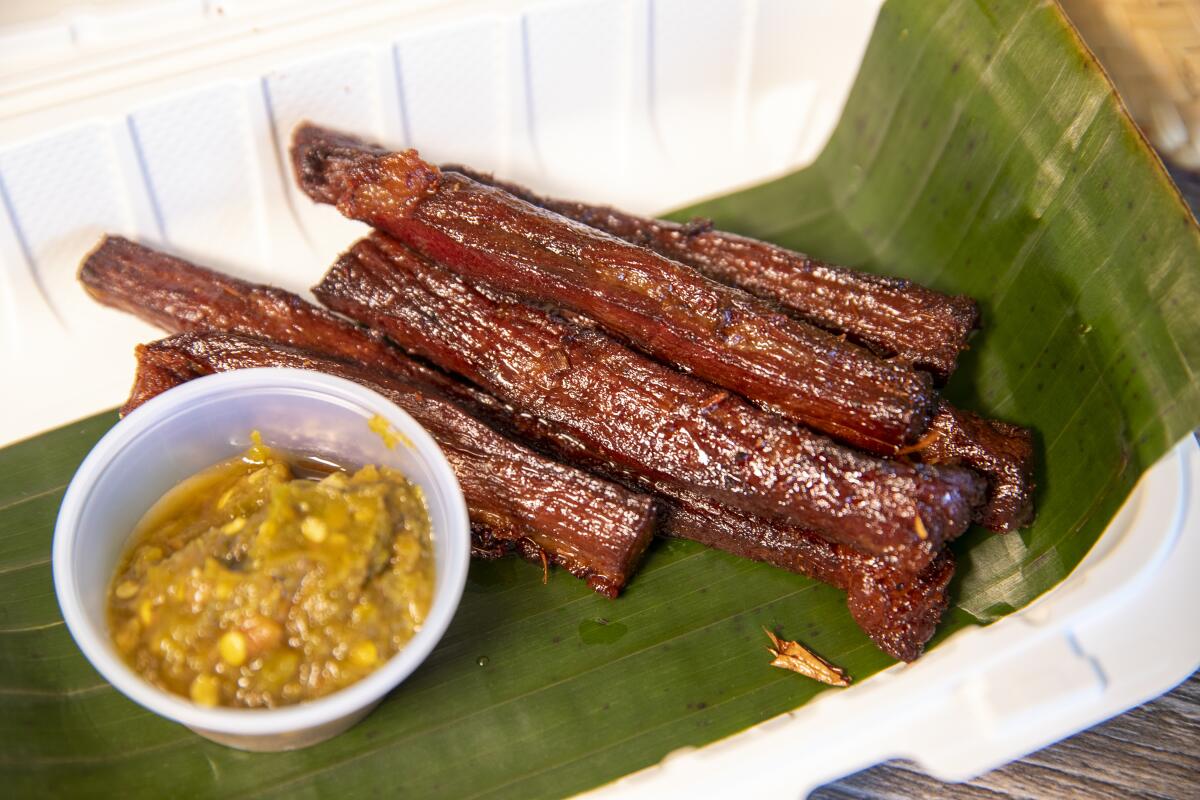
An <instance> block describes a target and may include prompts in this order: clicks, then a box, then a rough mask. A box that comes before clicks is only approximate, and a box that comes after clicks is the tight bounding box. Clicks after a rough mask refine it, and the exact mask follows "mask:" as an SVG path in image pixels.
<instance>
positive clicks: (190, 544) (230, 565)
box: [108, 433, 435, 708]
mask: <svg viewBox="0 0 1200 800" xmlns="http://www.w3.org/2000/svg"><path fill="white" fill-rule="evenodd" d="M254 442H255V443H254V445H253V446H252V447H250V449H249V450H247V451H246V452H245V453H244V454H243V455H242V456H241V457H239V458H234V459H230V460H229V461H225V462H222V463H220V464H216V465H214V466H212V467H209V468H208V469H206V470H204V471H203V472H201V473H199V474H198V475H195V476H193V477H191V478H189V479H187V480H185V481H184V482H183V483H181V484H179V485H178V486H176V487H175V488H174V489H172V490H171V491H169V492H168V493H167V494H166V495H164V496H163V498H162V499H161V500H159V501H158V503H156V504H155V505H154V507H153V508H151V509H150V510H149V511H148V512H147V513H146V515H145V516H144V517H143V518H142V520H141V522H139V523H138V525H137V527H136V528H135V529H134V532H133V536H132V538H131V542H132V544H131V546H130V548H129V550H128V552H127V553H126V554H125V556H124V558H123V559H122V561H121V564H120V566H119V567H118V569H117V572H116V575H115V576H114V578H113V583H112V585H111V587H110V589H109V595H108V604H109V607H108V613H109V629H110V631H111V633H112V637H113V641H114V642H115V644H116V646H117V649H118V651H119V652H120V653H121V656H122V657H123V658H124V659H125V661H126V662H127V663H128V664H129V665H130V666H132V667H133V669H134V670H136V671H137V672H138V673H139V674H141V675H142V676H143V677H144V678H146V680H148V681H150V682H151V683H153V684H155V685H157V686H159V687H161V688H163V689H166V690H168V691H171V692H174V693H176V694H179V695H183V696H184V697H189V698H191V699H192V700H193V701H195V702H196V703H198V704H200V705H205V706H217V705H221V706H236V707H243V708H271V707H275V706H280V705H287V704H291V703H298V702H302V701H304V700H312V699H314V698H318V697H321V696H323V695H327V694H329V693H330V692H333V691H336V690H338V689H341V688H343V687H345V686H347V685H349V684H351V683H354V682H355V681H357V680H359V679H360V678H362V677H364V676H366V675H367V674H369V673H370V672H371V671H373V670H374V669H375V668H377V667H378V666H380V665H382V664H383V663H384V662H385V661H387V660H388V659H389V658H390V657H391V656H393V655H394V654H395V653H396V652H397V651H398V650H400V649H401V648H402V647H403V646H404V645H405V644H406V643H407V642H408V641H409V640H410V639H411V638H412V637H413V636H414V635H415V634H416V632H417V631H418V630H419V629H420V627H421V623H422V622H424V620H425V617H426V615H427V614H428V612H429V607H430V605H431V603H432V601H433V589H434V575H435V572H434V563H433V543H432V540H431V533H430V523H429V513H428V511H427V509H426V506H425V499H424V496H423V495H422V493H421V490H420V488H419V487H417V486H415V485H413V484H412V483H410V482H409V481H408V480H406V479H405V477H404V476H403V475H401V474H400V473H399V472H397V471H395V470H392V469H389V468H387V467H374V466H367V467H363V468H362V469H360V470H358V471H357V472H354V473H353V474H349V473H347V472H343V471H332V472H329V471H327V469H328V468H326V470H324V471H322V470H314V469H313V466H314V465H315V464H316V463H317V462H315V461H309V460H301V459H294V458H290V457H289V456H287V455H286V454H284V453H281V452H279V451H277V450H273V449H271V448H269V447H267V446H265V445H263V444H262V442H261V440H260V439H259V438H258V435H257V433H256V434H255V435H254ZM302 473H307V474H308V477H300V474H302Z"/></svg>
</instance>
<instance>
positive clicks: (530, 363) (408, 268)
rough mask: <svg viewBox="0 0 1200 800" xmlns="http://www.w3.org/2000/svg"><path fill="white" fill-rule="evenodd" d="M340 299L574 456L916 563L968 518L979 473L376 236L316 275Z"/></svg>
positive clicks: (327, 298) (907, 564)
mask: <svg viewBox="0 0 1200 800" xmlns="http://www.w3.org/2000/svg"><path fill="white" fill-rule="evenodd" d="M314 293H315V294H316V295H317V298H318V299H319V300H320V301H321V302H322V303H324V304H326V305H327V306H329V307H331V308H333V309H334V310H336V311H339V312H341V313H344V314H346V315H348V316H350V317H352V318H355V319H358V320H359V321H361V322H365V323H367V324H369V325H371V326H373V327H376V328H378V329H379V330H381V331H383V332H384V333H386V334H387V335H389V336H390V337H392V338H393V339H394V340H395V341H397V342H398V343H400V344H401V345H402V346H404V347H406V348H409V349H410V350H412V351H413V352H416V353H417V354H419V355H421V356H423V357H425V358H427V359H429V360H430V361H432V362H433V363H434V364H437V365H438V366H440V367H442V368H443V369H446V370H448V371H450V372H454V373H456V374H458V375H460V376H462V377H464V378H466V379H467V380H469V381H471V382H473V383H475V384H476V385H478V386H480V387H482V388H483V389H484V390H485V391H488V392H490V393H491V394H493V395H494V396H496V397H497V398H498V399H499V400H500V401H502V402H505V403H508V404H510V405H511V406H512V407H513V408H515V409H517V410H518V411H523V412H527V413H530V414H532V415H534V416H536V417H538V418H540V419H544V420H548V421H550V422H552V423H553V424H555V425H557V426H559V427H561V428H562V429H564V430H566V431H569V432H570V434H571V436H572V437H574V439H576V440H577V441H578V442H579V449H580V455H587V454H595V457H596V458H597V459H598V460H600V461H601V463H604V464H610V465H611V466H612V467H613V468H615V469H617V470H620V471H622V472H623V473H628V474H630V475H633V476H636V477H637V478H640V479H644V480H653V481H667V482H670V483H673V484H674V485H678V486H682V487H687V488H691V489H694V490H695V491H697V492H699V493H701V494H704V495H706V496H709V497H712V498H713V499H716V500H719V501H720V502H722V503H725V504H728V505H731V506H734V507H736V508H741V509H743V510H745V511H747V512H749V513H754V514H762V515H766V516H771V517H776V518H783V519H786V520H787V521H789V522H792V523H794V524H797V525H802V526H804V527H806V528H809V529H812V530H815V531H817V532H819V533H821V534H823V535H825V536H827V537H828V538H830V539H831V540H834V541H839V542H842V543H845V544H849V545H851V546H853V547H857V548H858V549H860V550H863V551H864V552H868V553H872V554H875V555H879V556H883V557H886V558H888V559H890V560H892V561H893V562H894V563H896V564H897V565H899V566H902V567H903V568H906V569H909V570H912V571H918V570H919V569H921V568H922V567H924V566H925V565H926V564H928V563H929V561H930V560H931V559H932V558H933V556H934V555H935V554H936V551H937V550H939V549H940V548H941V546H942V544H943V543H945V542H947V541H949V540H950V539H953V538H954V537H955V536H957V535H958V534H959V533H961V532H962V531H963V530H964V529H965V528H966V526H967V523H968V521H969V519H970V515H971V509H972V507H973V505H974V504H975V503H976V502H978V501H979V500H981V499H982V494H983V481H982V480H981V479H979V478H978V476H976V475H974V474H973V473H971V472H969V471H967V470H962V469H955V468H939V467H929V466H926V465H913V464H909V463H904V462H898V461H885V460H882V459H879V458H876V457H874V456H869V455H866V454H863V453H858V452H855V451H853V450H851V449H849V448H847V447H844V446H842V445H839V444H836V443H835V442H832V441H830V440H829V439H828V438H826V437H824V436H821V435H819V434H816V433H813V432H811V431H808V430H807V429H805V428H803V427H801V426H798V425H795V424H792V423H790V422H788V421H787V420H784V419H783V418H781V417H778V416H776V415H774V414H771V413H769V412H765V411H762V410H761V409H758V408H756V407H754V406H752V405H750V404H749V403H747V402H745V401H744V400H742V399H741V398H739V397H737V396H736V395H733V394H731V393H729V392H728V391H726V390H723V389H719V388H717V387H714V386H712V385H711V384H707V383H705V382H704V381H701V380H699V379H697V378H693V377H690V376H687V375H684V374H682V373H680V372H678V371H676V370H674V369H671V368H670V367H667V366H664V365H662V364H660V363H658V362H657V361H654V360H653V359H650V358H647V357H645V356H642V355H640V354H639V353H636V352H634V351H633V350H630V349H629V348H627V347H625V346H624V345H622V344H620V343H619V342H617V341H615V340H613V339H611V338H609V337H608V336H607V335H605V334H604V333H602V332H601V331H598V330H591V329H584V328H580V327H578V326H576V325H573V324H571V323H568V322H565V321H563V320H561V319H558V318H555V317H554V316H552V315H551V314H549V313H548V312H545V311H543V310H541V309H536V308H533V307H531V306H527V305H525V304H522V303H520V302H517V301H513V300H509V299H507V298H504V297H502V296H499V295H495V294H493V293H491V292H490V291H489V290H487V289H484V288H482V287H472V286H470V285H468V284H467V283H466V282H465V281H464V280H463V279H462V278H460V277H458V276H457V275H455V274H453V273H452V272H449V271H448V270H445V269H442V268H441V267H440V266H438V265H435V264H433V263H432V262H430V261H428V260H427V259H425V258H424V257H422V256H420V255H418V254H417V253H415V252H413V251H412V250H409V249H408V248H406V247H404V246H403V245H401V244H399V243H398V242H395V241H394V240H391V239H388V238H387V237H385V236H383V235H382V234H374V235H373V236H371V237H370V238H368V239H364V240H362V241H360V242H358V243H356V244H355V245H354V246H353V247H352V248H351V249H350V250H349V251H348V252H347V253H346V254H344V255H343V256H342V257H341V258H340V259H339V260H338V262H337V263H336V264H335V265H334V267H333V268H332V269H331V270H330V271H329V273H328V274H327V275H326V276H325V279H324V280H323V281H322V283H321V284H320V285H318V286H317V287H316V288H315V289H314Z"/></svg>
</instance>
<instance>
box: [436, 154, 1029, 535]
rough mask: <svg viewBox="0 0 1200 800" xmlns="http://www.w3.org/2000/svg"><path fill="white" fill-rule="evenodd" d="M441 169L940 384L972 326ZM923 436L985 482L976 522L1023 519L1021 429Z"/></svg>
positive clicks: (841, 276) (884, 289)
mask: <svg viewBox="0 0 1200 800" xmlns="http://www.w3.org/2000/svg"><path fill="white" fill-rule="evenodd" d="M446 170H448V171H453V172H458V173H461V174H463V175H466V176H467V177H468V178H471V179H472V180H475V181H477V182H480V183H486V184H489V185H492V186H496V187H498V188H500V189H503V190H504V191H506V192H508V193H510V194H513V195H515V196H517V197H519V198H521V199H522V200H524V201H526V202H528V203H531V204H533V205H536V206H540V207H542V208H545V209H547V210H549V211H553V212H554V213H556V214H561V215H563V216H564V217H569V218H571V219H573V220H576V221H578V222H581V223H583V224H585V225H588V226H590V227H592V228H596V229H598V230H602V231H605V232H606V233H610V234H612V235H613V236H616V237H618V238H620V239H624V240H625V241H627V242H631V243H632V244H635V245H640V246H642V247H648V248H650V249H651V250H654V251H656V252H658V253H660V254H662V255H664V256H666V257H668V258H673V259H675V260H676V261H680V262H682V263H684V264H688V265H690V266H692V267H695V268H696V269H697V270H699V271H700V272H701V273H703V274H705V275H707V276H708V277H710V278H712V279H713V280H716V281H720V282H721V283H724V284H728V285H730V286H736V287H738V288H740V289H744V290H746V291H747V292H750V293H751V294H754V295H758V296H759V297H763V298H766V299H768V300H773V301H775V302H778V303H779V304H780V305H782V306H783V307H785V308H786V309H787V310H788V311H789V312H791V313H793V314H794V315H796V316H798V317H799V318H801V319H803V320H806V321H807V322H811V323H812V324H814V325H818V326H820V327H823V328H825V329H827V330H831V331H834V332H837V333H845V334H847V335H848V336H849V337H850V338H851V340H853V341H857V342H860V343H862V344H865V345H867V346H869V347H871V348H872V349H873V350H875V351H876V352H878V353H880V354H881V355H886V356H893V355H894V356H898V357H899V358H900V359H902V360H903V361H906V362H909V363H911V364H913V366H915V367H917V368H919V369H924V370H927V371H929V372H932V373H933V374H934V375H935V376H936V377H937V378H938V379H939V380H940V381H943V382H944V381H945V380H946V378H948V377H949V376H950V374H951V372H953V370H954V365H955V359H956V358H957V356H958V354H959V353H960V352H961V351H962V350H964V349H966V346H967V339H968V337H969V336H970V334H971V332H972V331H973V330H974V329H975V328H976V327H978V324H979V309H978V307H977V306H976V304H975V301H974V300H972V299H971V298H969V297H965V296H961V295H958V296H951V295H944V294H941V293H939V292H935V291H932V290H930V289H926V288H925V287H923V286H920V285H918V284H915V283H912V282H910V281H906V280H898V279H895V278H885V277H879V276H876V275H869V274H866V273H862V272H856V271H854V270H849V269H843V268H841V267H833V266H830V265H828V264H823V263H821V262H819V261H815V260H813V259H811V258H809V257H808V256H806V255H804V254H802V253H796V252H793V251H791V250H786V249H784V248H782V247H777V246H775V245H772V244H768V243H767V242H760V241H757V240H755V239H748V238H746V237H743V236H738V235H736V234H732V233H724V232H721V231H715V230H713V229H712V226H711V225H710V224H705V223H704V222H703V221H694V222H691V223H688V224H686V225H680V224H678V223H674V222H667V221H665V220H658V219H650V218H647V217H639V216H635V215H633V214H627V213H625V212H623V211H619V210H617V209H614V208H611V207H608V206H593V205H588V204H586V203H578V202H574V201H570V200H557V199H554V198H547V197H541V196H539V195H536V194H534V193H533V192H531V191H529V190H528V189H526V188H524V187H522V186H517V185H516V184H511V183H505V182H502V181H497V180H495V179H494V178H492V176H490V175H485V174H481V173H478V172H475V171H472V170H470V169H468V168H466V167H463V166H459V165H453V166H449V167H446ZM931 429H932V430H933V431H936V432H937V433H938V437H937V440H936V442H935V443H934V445H933V446H931V447H929V448H927V449H925V450H923V451H921V452H920V453H918V454H917V457H919V458H920V459H921V460H922V461H924V462H925V463H928V464H945V463H961V464H964V465H966V466H969V467H971V468H972V469H974V470H975V471H977V472H979V473H980V474H982V475H983V476H984V477H986V478H987V480H988V484H989V486H990V489H989V493H988V500H987V502H986V503H985V504H984V505H982V506H980V508H979V509H978V511H977V513H976V516H975V521H976V522H977V523H979V524H981V525H983V526H984V527H986V528H989V529H991V530H994V531H1001V532H1004V531H1011V530H1015V529H1017V528H1021V527H1024V526H1026V525H1028V524H1030V523H1031V522H1032V521H1033V489H1034V485H1033V474H1032V473H1033V441H1032V434H1031V432H1030V431H1029V430H1028V429H1026V428H1022V427H1020V426H1018V425H1012V424H1009V423H1006V422H999V421H994V420H986V419H983V418H982V417H979V416H978V415H975V414H972V413H970V412H967V411H961V410H959V409H956V408H953V407H951V406H950V405H949V404H947V403H945V402H942V403H941V404H940V405H939V408H938V412H937V415H936V416H935V418H934V421H933V423H932V425H931Z"/></svg>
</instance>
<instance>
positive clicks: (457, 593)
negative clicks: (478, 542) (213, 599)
mask: <svg viewBox="0 0 1200 800" xmlns="http://www.w3.org/2000/svg"><path fill="white" fill-rule="evenodd" d="M376 415H378V416H379V417H382V418H383V419H384V420H385V421H386V422H387V423H388V425H390V426H391V428H392V430H393V431H394V432H396V433H397V434H398V436H396V437H395V438H396V439H397V440H398V441H396V442H393V444H394V445H395V449H391V448H389V447H388V446H387V443H385V441H384V439H383V437H381V436H380V435H379V434H377V433H375V432H373V431H372V430H371V429H370V428H368V423H369V422H370V421H371V420H372V418H374V417H375V416H376ZM255 430H257V431H259V433H261V434H262V437H263V441H264V442H265V443H266V444H268V445H271V446H273V447H278V448H280V449H283V450H288V451H293V452H297V453H302V454H306V455H315V456H323V457H326V458H328V459H329V460H331V461H334V462H335V463H338V464H346V465H365V464H381V465H387V466H391V467H394V468H396V469H399V470H400V471H401V472H403V474H404V475H405V476H406V477H407V478H408V479H409V480H411V481H412V482H413V483H416V484H417V485H419V486H420V487H421V489H422V490H423V491H424V493H425V499H426V502H427V504H428V507H429V516H430V520H431V522H432V530H433V542H434V558H435V567H436V577H435V580H436V585H435V589H434V598H433V604H432V606H431V607H430V611H429V615H428V617H427V618H426V620H425V623H424V625H423V626H422V627H421V630H420V631H419V632H418V633H417V634H416V636H414V637H413V639H412V640H411V641H409V643H408V644H407V645H405V647H404V648H403V649H401V650H400V652H398V653H397V654H396V655H395V656H393V657H392V658H391V659H389V660H388V661H387V662H386V663H385V664H383V665H382V666H381V667H380V668H379V669H377V670H376V671H375V672H373V673H371V674H370V675H368V676H367V677H365V678H363V679H362V680H360V681H358V682H357V683H354V684H352V685H350V686H348V687H346V688H344V689H341V690H339V691H337V692H334V693H333V694H330V695H328V696H326V697H323V698H320V699H318V700H313V701H310V702H305V703H300V704H297V705H294V706H286V707H282V708H277V709H233V708H206V707H202V706H199V705H196V704H194V703H192V702H191V701H189V700H188V699H186V698H183V697H180V696H178V695H175V694H171V693H169V692H166V691H163V690H162V689H159V688H157V687H156V686H154V685H152V684H150V683H149V682H147V681H146V680H144V679H143V678H142V677H140V676H139V675H138V674H137V673H136V672H134V671H133V670H132V669H130V668H129V666H127V665H126V664H125V662H124V661H123V660H122V659H121V657H120V655H119V654H118V653H117V650H116V648H115V646H114V645H113V642H112V638H111V637H110V635H109V631H108V622H107V618H106V617H107V612H106V609H107V596H106V595H107V590H108V586H109V582H110V581H111V580H112V576H113V572H114V570H115V569H116V567H117V562H118V560H119V559H120V556H121V554H122V553H123V552H124V550H125V547H126V545H127V543H128V539H129V535H130V532H131V531H132V530H133V528H134V526H135V525H136V524H137V522H138V521H139V520H140V519H141V517H142V515H143V514H144V513H145V512H146V511H147V510H148V509H149V508H150V506H151V505H153V504H154V503H155V501H157V500H158V499H159V498H160V497H162V495H163V494H165V493H166V492H167V491H168V490H169V489H171V488H172V487H173V486H175V485H176V484H178V483H179V482H180V481H181V480H183V479H185V478H187V477H189V476H191V475H194V474H196V473H197V472H200V471H201V470H203V469H204V468H206V467H208V466H211V465H212V464H215V463H217V462H218V461H221V460H223V459H226V458H230V457H232V456H234V455H236V454H238V453H240V452H242V451H244V450H245V449H246V448H247V447H248V446H249V444H250V433H251V431H255ZM470 550H471V540H470V530H469V527H468V522H467V509H466V504H465V502H464V501H463V495H462V490H461V489H460V488H459V485H458V481H457V479H456V478H455V477H454V473H453V471H452V470H451V469H450V465H449V464H448V463H447V462H446V458H445V456H444V455H442V452H441V450H440V449H439V448H438V446H437V444H435V443H434V441H433V439H432V438H431V437H430V436H429V434H428V433H426V432H425V429H424V428H422V427H421V426H420V425H418V424H417V423H416V422H415V421H413V419H412V418H411V417H410V416H408V414H406V413H405V412H404V411H402V410H401V409H400V408H398V407H397V406H396V405H395V404H393V403H392V402H390V401H389V400H387V399H386V398H384V397H382V396H381V395H379V394H377V393H376V392H373V391H371V390H369V389H366V388H364V387H362V386H359V385H358V384H355V383H351V382H350V381H347V380H343V379H342V378H335V377H332V376H329V375H323V374H321V373H317V372H309V371H306V370H296V369H251V370H239V371H234V372H226V373H220V374H217V375H211V376H207V377H203V378H198V379H196V380H194V381H190V382H188V383H186V384H184V385H182V386H179V387H177V388H174V389H172V390H170V391H168V392H165V393H163V394H162V395H160V396H158V397H156V398H154V399H153V400H150V401H149V402H148V403H146V404H145V405H143V406H141V407H140V408H138V409H137V410H136V411H134V412H133V413H132V414H130V415H129V416H128V417H126V418H125V419H123V420H121V422H119V423H118V424H117V425H115V426H114V427H113V429H112V430H110V431H109V432H108V433H107V434H106V435H105V436H104V438H103V439H101V440H100V442H99V443H97V445H96V446H95V448H93V450H92V452H91V453H89V454H88V457H87V458H86V459H84V462H83V464H82V465H81V466H80V467H79V470H78V471H77V472H76V473H75V477H74V478H73V479H72V481H71V484H70V486H69V487H68V488H67V492H66V495H65V497H64V498H63V503H62V507H61V508H60V510H59V515H58V522H57V525H56V527H55V531H54V550H53V570H54V588H55V592H56V593H57V595H58V602H59V606H60V607H61V609H62V614H63V619H64V620H65V621H66V624H67V627H68V629H70V631H71V635H72V636H73V637H74V638H75V641H76V643H78V645H79V647H80V649H82V650H83V653H84V655H85V656H87V658H88V660H89V661H91V662H92V665H93V666H95V667H96V669H97V670H99V672H100V674H101V675H103V676H104V677H105V678H106V679H107V680H108V681H109V682H110V683H112V684H113V686H115V687H116V688H117V689H118V690H120V691H121V692H122V693H123V694H125V695H126V696H127V697H129V698H130V699H132V700H133V701H134V702H137V703H139V704H141V705H142V706H145V707H146V708H148V709H150V710H151V711H153V712H155V713H157V714H160V715H162V716H164V717H167V718H168V719H172V720H175V721H177V722H180V723H182V724H184V725H186V726H187V727H189V728H191V729H192V730H194V731H195V732H196V733H199V734H200V735H201V736H205V737H207V738H209V739H212V740H213V741H216V742H220V743H222V744H226V745H229V746H231V747H237V748H241V749H244V750H263V751H269V750H291V749H295V748H300V747H307V746H308V745H312V744H316V743H317V742H320V741H324V740H325V739H328V738H330V737H332V736H335V735H336V734H338V733H341V732H342V731H344V730H346V729H347V728H349V727H350V726H351V725H353V724H354V723H356V722H358V721H359V720H360V719H362V718H363V717H364V716H366V715H367V713H369V712H370V711H371V709H372V708H374V707H375V705H376V704H378V703H379V701H380V700H381V699H383V696H384V695H386V694H387V693H388V692H389V691H391V690H392V689H394V688H395V687H396V686H397V685H398V684H399V683H400V682H401V681H403V680H404V679H405V678H406V677H408V675H409V674H410V673H412V671H413V670H415V669H416V668H417V666H418V665H419V664H420V663H421V662H422V661H423V660H424V659H425V657H426V656H427V655H428V654H429V652H430V651H431V650H432V649H433V647H434V645H435V644H437V641H438V639H440V638H441V636H442V634H443V633H445V631H446V628H447V626H449V624H450V620H451V618H452V617H453V615H454V612H455V610H456V609H457V607H458V603H459V600H460V599H461V597H462V592H463V586H464V584H465V583H466V577H467V564H468V560H469V557H470Z"/></svg>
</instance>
